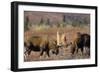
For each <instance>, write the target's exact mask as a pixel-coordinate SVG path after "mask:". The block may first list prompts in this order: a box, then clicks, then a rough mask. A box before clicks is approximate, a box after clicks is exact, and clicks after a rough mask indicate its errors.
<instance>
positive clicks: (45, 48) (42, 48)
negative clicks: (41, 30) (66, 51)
mask: <svg viewBox="0 0 100 73" xmlns="http://www.w3.org/2000/svg"><path fill="white" fill-rule="evenodd" d="M24 46H25V47H26V51H25V54H28V55H30V53H31V51H35V52H40V56H42V55H43V53H44V52H45V53H46V54H47V56H48V57H50V55H49V52H50V50H52V53H53V54H56V55H57V54H58V49H57V47H56V41H55V40H52V41H51V40H49V39H47V38H42V37H33V38H31V39H30V40H29V41H28V45H27V44H26V43H24Z"/></svg>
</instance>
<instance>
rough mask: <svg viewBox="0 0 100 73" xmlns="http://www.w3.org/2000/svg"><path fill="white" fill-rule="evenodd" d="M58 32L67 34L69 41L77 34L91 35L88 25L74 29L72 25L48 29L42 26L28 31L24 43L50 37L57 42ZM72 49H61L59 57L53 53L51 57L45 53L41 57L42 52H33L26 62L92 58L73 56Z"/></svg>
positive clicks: (25, 59)
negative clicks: (34, 38)
mask: <svg viewBox="0 0 100 73" xmlns="http://www.w3.org/2000/svg"><path fill="white" fill-rule="evenodd" d="M57 31H59V32H60V34H63V33H65V34H66V38H67V41H68V42H70V41H73V39H74V37H75V34H76V33H77V32H81V33H87V34H90V27H89V26H88V25H84V26H83V27H78V26H76V27H73V26H71V25H68V26H66V27H59V28H57V27H52V28H50V27H46V26H40V27H37V28H36V27H31V28H30V29H29V30H28V31H26V32H24V41H26V42H28V41H29V40H32V39H31V38H32V37H34V36H39V37H44V38H45V37H48V38H49V39H51V40H53V39H54V40H55V39H56V33H57ZM70 50H71V48H70V47H67V48H63V49H60V53H59V55H57V56H56V55H53V54H52V53H50V55H51V57H47V56H46V54H45V53H44V55H43V56H42V57H40V52H34V51H32V52H31V55H30V56H27V57H26V58H24V61H25V62H27V61H44V60H66V59H67V60H69V59H86V58H89V57H90V56H88V55H83V56H82V55H80V52H79V54H76V55H74V56H72V55H71V53H70Z"/></svg>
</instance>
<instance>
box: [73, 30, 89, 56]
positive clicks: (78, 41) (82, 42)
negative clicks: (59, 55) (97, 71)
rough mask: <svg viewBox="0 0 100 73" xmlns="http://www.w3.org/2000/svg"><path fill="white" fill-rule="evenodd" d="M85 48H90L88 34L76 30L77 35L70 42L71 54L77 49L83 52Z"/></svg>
mask: <svg viewBox="0 0 100 73" xmlns="http://www.w3.org/2000/svg"><path fill="white" fill-rule="evenodd" d="M86 48H88V49H90V35H89V34H86V33H83V34H82V33H80V32H77V37H76V38H75V39H74V41H73V42H72V43H71V49H72V51H71V52H72V54H74V53H75V52H76V53H78V50H79V49H80V50H81V53H82V54H83V52H84V49H86Z"/></svg>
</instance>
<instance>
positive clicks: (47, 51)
mask: <svg viewBox="0 0 100 73" xmlns="http://www.w3.org/2000/svg"><path fill="white" fill-rule="evenodd" d="M46 53H47V55H48V57H50V54H49V49H48V50H46Z"/></svg>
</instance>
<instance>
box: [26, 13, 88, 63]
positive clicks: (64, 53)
mask: <svg viewBox="0 0 100 73" xmlns="http://www.w3.org/2000/svg"><path fill="white" fill-rule="evenodd" d="M78 32H79V33H80V35H82V36H77V33H78ZM83 35H84V36H83ZM88 39H89V40H88ZM87 43H88V44H89V43H90V15H89V14H79V13H50V12H30V11H25V12H24V61H25V62H28V61H45V60H70V59H87V58H90V44H89V45H86V44H87ZM79 44H81V47H80V45H79ZM83 44H84V45H83ZM84 48H85V50H84Z"/></svg>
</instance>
